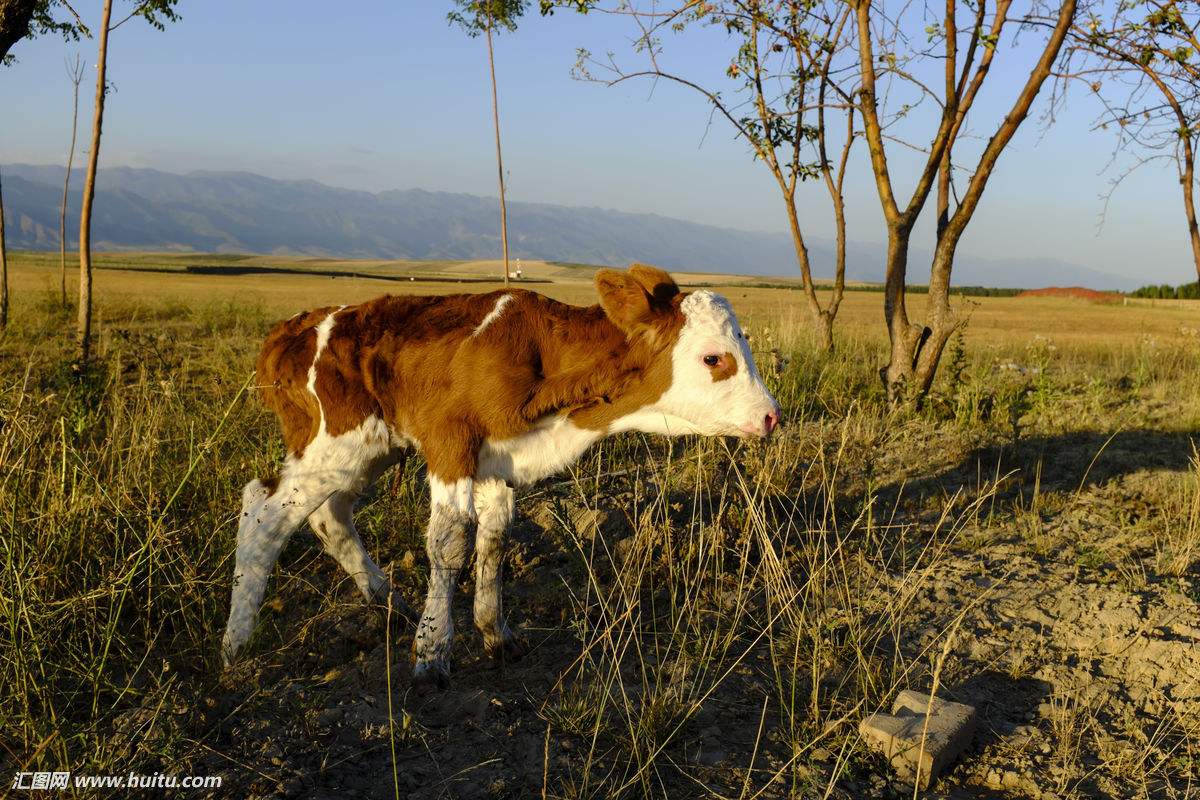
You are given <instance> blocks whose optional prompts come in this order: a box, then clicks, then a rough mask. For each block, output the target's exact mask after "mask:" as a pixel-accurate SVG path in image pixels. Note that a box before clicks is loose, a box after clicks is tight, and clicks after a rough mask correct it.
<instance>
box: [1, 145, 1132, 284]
mask: <svg viewBox="0 0 1200 800" xmlns="http://www.w3.org/2000/svg"><path fill="white" fill-rule="evenodd" d="M0 169H2V170H3V191H4V206H5V213H6V220H7V223H8V224H7V235H8V246H9V247H11V248H20V249H32V250H42V249H57V248H58V246H59V243H58V227H59V224H58V223H59V202H60V200H61V197H62V183H63V177H64V171H65V168H64V167H61V166H35V165H29V164H11V165H6V166H4V167H2V168H0ZM71 185H72V192H71V198H70V209H69V212H68V213H69V215H71V216H69V217H68V223H67V231H68V234H67V241H68V245H69V246H70V245H73V244H74V239H75V236H74V235H73V234H74V233H75V232H76V231H77V229H78V224H77V221H76V220H77V217H76V216H75V215H77V214H78V209H79V205H80V200H81V194H82V193H81V188H80V187H82V185H83V175H82V171H81V170H76V171H75V173H74V174H72V176H71ZM508 219H509V246H510V250H511V253H512V255H513V257H521V258H528V259H542V260H553V261H571V262H579V263H588V264H617V265H619V264H626V263H628V262H631V261H646V262H650V263H653V264H657V265H659V266H662V267H665V268H669V269H686V270H691V271H700V272H725V273H737V274H746V275H779V276H788V277H795V276H796V275H797V272H798V270H797V267H796V258H795V254H794V252H793V250H792V244H791V239H790V237H789V236H788V235H787V234H784V233H769V232H767V233H764V232H753V231H744V230H736V229H733V228H723V227H717V226H712V225H701V224H698V223H695V222H688V221H686V220H681V219H673V218H671V217H665V216H660V215H657V214H634V213H627V212H622V211H614V210H611V209H604V208H595V207H581V206H562V205H551V204H548V203H525V202H509V204H508ZM92 240H93V244H94V246H95V247H96V249H99V250H171V251H185V252H186V251H199V252H237V253H267V254H272V253H273V254H281V255H285V254H286V255H313V256H328V257H339V258H386V259H453V260H459V259H483V258H495V257H497V256H498V255H499V253H500V235H499V221H498V213H497V208H496V200H495V198H488V197H478V196H475V195H468V194H452V193H448V192H429V191H425V190H422V189H405V190H393V191H385V192H365V191H356V190H350V189H339V188H335V187H332V186H327V185H325V184H322V183H318V182H316V181H311V180H301V181H291V180H288V181H285V180H276V179H273V178H267V177H264V176H262V175H256V174H253V173H249V172H191V173H188V174H186V175H180V174H175V173H170V172H162V171H159V170H153V169H136V168H131V167H108V168H103V169H101V171H100V173H99V175H98V176H97V180H96V203H95V216H94V218H93V233H92ZM809 250H810V253H811V255H812V258H813V263H814V268H815V270H816V274H817V277H819V278H825V277H831V276H832V271H831V265H832V263H833V245H832V242H830V241H827V240H819V239H817V240H813V241H811V242H810V243H809ZM883 255H884V246H883V245H882V244H878V243H870V242H851V243H849V245H848V247H847V264H846V275H847V278H848V279H850V280H859V281H872V282H874V281H880V280H881V279H882V271H883ZM929 255H930V254H929V252H928V251H921V250H920V249H918V248H913V250H912V251H911V253H910V264H911V268H910V269H911V272H912V282H913V283H921V282H922V280H921V279H920V277H919V276H921V275H922V274H927V273H924V271H923V269H922V267H925V266H926V265H928V263H929ZM954 282H955V284H958V285H977V286H1003V287H1015V288H1027V287H1036V286H1047V285H1052V284H1053V285H1083V286H1089V287H1092V288H1097V289H1126V288H1131V286H1132V284H1133V283H1134V282H1133V280H1132V279H1129V278H1125V277H1122V276H1119V275H1112V274H1109V273H1105V272H1100V271H1098V270H1093V269H1090V268H1088V267H1084V266H1081V265H1078V264H1072V263H1068V262H1065V261H1061V260H1058V259H1053V258H979V257H975V256H971V255H968V254H960V255H959V257H958V259H957V262H956V264H955V269H954Z"/></svg>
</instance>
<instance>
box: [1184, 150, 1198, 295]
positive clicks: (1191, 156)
mask: <svg viewBox="0 0 1200 800" xmlns="http://www.w3.org/2000/svg"><path fill="white" fill-rule="evenodd" d="M1179 182H1180V183H1182V184H1183V210H1184V212H1185V213H1186V214H1187V224H1188V235H1189V237H1190V238H1191V240H1192V260H1193V261H1195V263H1196V280H1197V281H1198V282H1200V228H1197V227H1196V202H1195V199H1194V197H1193V194H1192V192H1193V191H1194V189H1195V187H1196V153H1195V150H1194V149H1193V147H1192V139H1191V136H1190V131H1189V135H1185V136H1184V137H1183V170H1182V172H1181V173H1180V176H1179Z"/></svg>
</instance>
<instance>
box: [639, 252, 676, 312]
mask: <svg viewBox="0 0 1200 800" xmlns="http://www.w3.org/2000/svg"><path fill="white" fill-rule="evenodd" d="M629 277H631V278H633V279H634V280H635V281H637V282H638V285H639V286H641V287H642V288H643V289H645V290H646V294H648V295H650V297H651V303H652V305H654V306H655V308H656V309H658V310H662V311H666V310H667V309H669V308H670V307H671V301H672V300H673V299H674V298H675V295H677V294H679V286H678V285H676V283H675V279H674V278H672V277H671V276H670V275H668V274H667V273H666V272H663V271H662V270H661V269H659V268H658V267H652V266H650V265H649V264H637V263H634V264H630V265H629Z"/></svg>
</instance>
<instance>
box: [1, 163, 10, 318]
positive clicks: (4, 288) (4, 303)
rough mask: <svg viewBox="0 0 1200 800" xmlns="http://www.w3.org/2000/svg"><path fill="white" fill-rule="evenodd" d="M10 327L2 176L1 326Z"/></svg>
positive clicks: (2, 183)
mask: <svg viewBox="0 0 1200 800" xmlns="http://www.w3.org/2000/svg"><path fill="white" fill-rule="evenodd" d="M6 327H8V246H7V243H6V242H5V240H4V182H3V178H0V328H6Z"/></svg>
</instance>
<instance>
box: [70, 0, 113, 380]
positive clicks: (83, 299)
mask: <svg viewBox="0 0 1200 800" xmlns="http://www.w3.org/2000/svg"><path fill="white" fill-rule="evenodd" d="M111 17H112V0H104V13H103V17H102V19H101V21H100V49H99V56H98V57H97V60H96V108H95V114H94V115H93V117H92V148H91V152H89V153H88V168H87V178H86V180H85V181H84V184H83V205H82V206H81V207H80V210H79V315H78V318H77V323H76V344H77V347H78V354H79V366H80V367H81V368H82V367H84V366H85V365H86V364H87V361H88V358H89V357H90V356H91V339H92V200H93V198H94V197H95V195H96V170H97V168H98V167H99V164H100V131H101V129H102V128H103V127H104V95H105V93H106V91H107V78H106V74H107V66H108V24H109V19H110V18H111Z"/></svg>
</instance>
